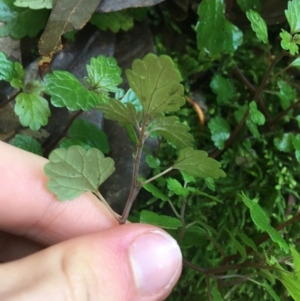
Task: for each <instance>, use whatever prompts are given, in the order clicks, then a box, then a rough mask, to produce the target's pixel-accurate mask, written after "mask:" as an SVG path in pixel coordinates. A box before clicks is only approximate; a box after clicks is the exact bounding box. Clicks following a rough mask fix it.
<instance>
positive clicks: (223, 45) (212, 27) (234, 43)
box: [196, 0, 243, 56]
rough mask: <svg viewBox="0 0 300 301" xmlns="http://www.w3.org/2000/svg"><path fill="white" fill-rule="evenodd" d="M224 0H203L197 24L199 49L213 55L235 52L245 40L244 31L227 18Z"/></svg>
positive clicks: (199, 8)
mask: <svg viewBox="0 0 300 301" xmlns="http://www.w3.org/2000/svg"><path fill="white" fill-rule="evenodd" d="M224 13H225V6H224V2H223V0H203V1H202V2H201V3H200V5H199V7H198V15H199V22H198V23H197V25H196V32H197V41H198V49H199V50H200V51H205V52H206V53H209V55H211V56H215V55H218V54H220V53H231V52H234V51H235V50H236V49H237V48H238V47H239V46H240V45H241V44H242V42H243V34H242V32H241V31H240V30H239V29H238V28H237V27H236V26H234V25H233V24H231V23H230V22H229V21H227V19H226V18H225V15H224Z"/></svg>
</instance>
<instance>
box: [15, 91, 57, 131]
mask: <svg viewBox="0 0 300 301" xmlns="http://www.w3.org/2000/svg"><path fill="white" fill-rule="evenodd" d="M15 113H16V114H17V115H18V116H19V118H20V122H21V124H22V125H23V126H29V127H30V129H32V130H33V131H37V130H39V129H40V127H41V126H45V125H46V124H47V123H48V117H49V116H50V115H51V112H50V109H49V105H48V102H47V100H46V99H45V98H43V97H42V96H40V95H37V94H28V93H23V92H22V93H20V94H18V95H17V97H16V104H15Z"/></svg>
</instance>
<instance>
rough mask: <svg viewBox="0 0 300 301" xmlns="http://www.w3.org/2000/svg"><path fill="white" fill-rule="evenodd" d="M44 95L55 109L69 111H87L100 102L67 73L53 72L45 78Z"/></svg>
mask: <svg viewBox="0 0 300 301" xmlns="http://www.w3.org/2000/svg"><path fill="white" fill-rule="evenodd" d="M44 80H45V82H46V93H47V94H49V95H50V96H51V102H52V104H53V105H54V106H55V107H64V106H65V107H67V108H68V109H69V110H70V111H76V110H80V109H82V110H89V109H91V108H93V107H95V106H96V105H98V104H99V103H100V102H101V101H102V100H101V99H100V98H98V97H97V95H96V94H95V93H93V92H90V91H88V90H86V89H85V88H84V87H83V86H82V85H81V83H80V82H79V81H78V80H77V78H76V77H75V76H74V75H72V74H71V73H69V72H67V71H54V72H53V73H52V74H47V75H46V76H45V79H44Z"/></svg>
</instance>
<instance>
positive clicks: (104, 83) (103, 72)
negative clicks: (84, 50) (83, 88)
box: [85, 55, 123, 95]
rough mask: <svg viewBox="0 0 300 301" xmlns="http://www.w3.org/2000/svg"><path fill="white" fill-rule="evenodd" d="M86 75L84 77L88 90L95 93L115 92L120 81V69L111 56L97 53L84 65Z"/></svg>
mask: <svg viewBox="0 0 300 301" xmlns="http://www.w3.org/2000/svg"><path fill="white" fill-rule="evenodd" d="M86 69H87V72H88V77H86V78H85V82H86V83H87V85H88V87H89V90H92V91H94V92H95V93H97V94H100V95H101V94H105V93H106V92H117V91H118V89H119V88H118V87H117V86H118V85H119V84H121V83H122V81H123V80H122V77H121V74H122V70H121V68H120V67H119V66H118V63H117V61H116V60H115V59H114V58H113V57H105V56H103V55H99V56H98V57H97V58H91V62H90V65H87V66H86Z"/></svg>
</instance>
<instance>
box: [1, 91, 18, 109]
mask: <svg viewBox="0 0 300 301" xmlns="http://www.w3.org/2000/svg"><path fill="white" fill-rule="evenodd" d="M21 92H22V90H19V91H18V92H17V93H15V94H13V95H12V96H11V97H10V98H8V99H6V100H4V101H3V102H2V103H1V104H0V109H1V108H3V107H5V106H6V105H7V104H8V103H10V102H11V101H12V100H14V99H15V98H16V97H17V96H18V95H19V94H20V93H21Z"/></svg>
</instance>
